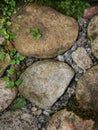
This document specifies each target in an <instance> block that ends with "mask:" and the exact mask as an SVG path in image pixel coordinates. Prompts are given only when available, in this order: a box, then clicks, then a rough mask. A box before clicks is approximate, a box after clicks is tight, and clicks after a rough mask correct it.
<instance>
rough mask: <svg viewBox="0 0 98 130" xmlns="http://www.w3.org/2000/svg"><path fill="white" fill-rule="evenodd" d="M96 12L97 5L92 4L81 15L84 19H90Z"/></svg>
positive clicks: (97, 11) (97, 9)
mask: <svg viewBox="0 0 98 130" xmlns="http://www.w3.org/2000/svg"><path fill="white" fill-rule="evenodd" d="M96 14H98V6H97V5H96V6H93V7H90V8H87V9H85V10H84V13H83V17H84V18H85V19H91V18H92V17H93V16H95V15H96Z"/></svg>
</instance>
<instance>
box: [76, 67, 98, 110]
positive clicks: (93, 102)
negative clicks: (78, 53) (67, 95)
mask: <svg viewBox="0 0 98 130" xmlns="http://www.w3.org/2000/svg"><path fill="white" fill-rule="evenodd" d="M76 99H77V102H78V103H79V106H80V107H81V108H83V109H86V110H89V109H92V110H94V111H98V65H96V66H94V67H92V68H91V69H90V70H88V71H87V72H86V73H85V74H84V75H83V76H82V77H80V79H79V80H78V82H77V87H76Z"/></svg>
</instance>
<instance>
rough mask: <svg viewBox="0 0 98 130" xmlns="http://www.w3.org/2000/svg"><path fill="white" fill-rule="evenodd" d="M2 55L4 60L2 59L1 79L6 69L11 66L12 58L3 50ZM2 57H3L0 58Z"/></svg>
mask: <svg viewBox="0 0 98 130" xmlns="http://www.w3.org/2000/svg"><path fill="white" fill-rule="evenodd" d="M0 55H4V57H5V58H4V59H1V58H0V77H1V76H2V75H3V73H4V71H5V69H6V68H7V67H8V66H9V64H10V61H11V59H10V56H9V54H6V53H5V52H4V51H3V50H1V49H0ZM0 57H2V56H0Z"/></svg>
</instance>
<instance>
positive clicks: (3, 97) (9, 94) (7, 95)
mask: <svg viewBox="0 0 98 130" xmlns="http://www.w3.org/2000/svg"><path fill="white" fill-rule="evenodd" d="M6 85H7V84H6V82H5V81H4V80H3V79H0V112H1V111H4V110H5V109H6V108H7V107H8V106H9V105H10V104H11V103H12V101H13V100H14V99H15V97H16V93H17V91H16V89H15V88H13V89H7V88H6Z"/></svg>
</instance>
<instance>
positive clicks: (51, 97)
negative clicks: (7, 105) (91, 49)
mask: <svg viewBox="0 0 98 130" xmlns="http://www.w3.org/2000/svg"><path fill="white" fill-rule="evenodd" d="M73 76H74V71H73V69H72V68H71V67H70V66H69V65H67V64H65V63H62V62H58V61H38V62H36V63H34V64H33V65H31V66H30V67H28V68H27V69H26V70H25V71H24V72H23V74H22V75H21V79H22V80H23V82H22V84H21V85H20V86H19V92H20V94H21V95H23V96H24V97H25V98H27V99H28V100H29V101H31V102H32V103H34V104H36V105H38V106H39V107H41V108H43V109H49V108H50V107H51V106H52V105H53V104H54V103H55V102H56V101H57V99H58V98H59V97H60V96H61V95H62V94H63V93H64V91H65V90H66V88H67V87H68V85H69V83H70V81H71V79H72V78H73Z"/></svg>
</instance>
